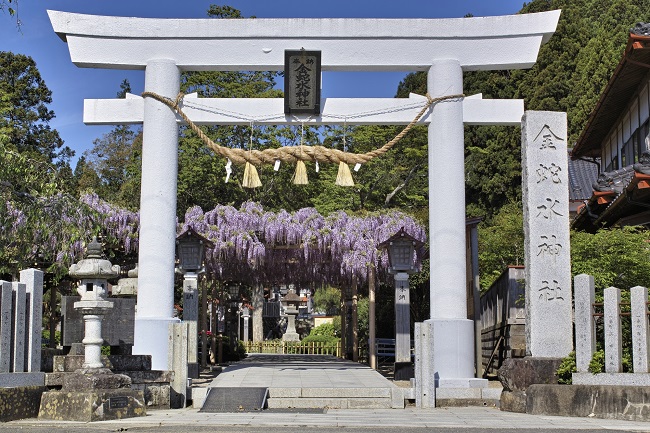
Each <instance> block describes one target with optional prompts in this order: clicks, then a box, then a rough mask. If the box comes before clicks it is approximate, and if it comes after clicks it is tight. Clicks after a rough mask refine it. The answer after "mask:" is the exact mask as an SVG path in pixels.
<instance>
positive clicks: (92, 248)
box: [69, 238, 120, 369]
mask: <svg viewBox="0 0 650 433" xmlns="http://www.w3.org/2000/svg"><path fill="white" fill-rule="evenodd" d="M119 273H120V267H119V266H117V265H112V264H111V262H110V261H108V260H106V259H105V258H103V253H102V246H101V244H100V243H99V242H97V238H93V241H92V242H91V243H90V244H89V245H88V250H87V253H86V258H85V259H82V260H81V261H79V263H75V264H73V265H72V266H70V272H69V274H70V276H71V277H73V278H77V279H79V280H81V281H80V282H79V285H78V286H77V292H78V293H79V295H80V296H81V300H80V301H78V302H75V303H74V308H75V309H76V310H79V311H80V312H81V314H82V316H83V320H84V330H85V331H84V339H83V340H82V343H83V345H84V357H85V359H84V364H83V368H84V369H99V368H102V367H103V364H102V360H101V350H102V343H103V342H104V339H103V338H102V319H103V318H104V315H105V314H106V313H108V311H109V310H111V309H112V308H113V302H111V301H107V300H106V294H107V292H108V279H109V278H117V277H118V276H119Z"/></svg>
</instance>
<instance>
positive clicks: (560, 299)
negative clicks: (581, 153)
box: [521, 111, 573, 358]
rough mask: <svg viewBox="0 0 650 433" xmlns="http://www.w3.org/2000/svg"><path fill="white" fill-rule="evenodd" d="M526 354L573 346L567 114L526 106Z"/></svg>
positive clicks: (562, 351)
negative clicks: (528, 108) (529, 109)
mask: <svg viewBox="0 0 650 433" xmlns="http://www.w3.org/2000/svg"><path fill="white" fill-rule="evenodd" d="M521 136H522V169H523V188H522V190H523V191H522V195H523V203H524V234H525V264H526V353H527V354H528V355H530V356H533V357H535V358H563V357H565V356H567V355H568V354H569V352H571V350H573V317H572V314H573V313H572V306H571V255H570V253H571V248H570V245H569V173H568V169H567V119H566V113H558V112H550V111H526V112H525V113H524V118H523V120H522V129H521Z"/></svg>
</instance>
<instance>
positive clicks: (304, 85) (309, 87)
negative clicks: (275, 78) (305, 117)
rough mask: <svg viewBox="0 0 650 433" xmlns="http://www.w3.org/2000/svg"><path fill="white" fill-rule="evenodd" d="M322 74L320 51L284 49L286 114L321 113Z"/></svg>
mask: <svg viewBox="0 0 650 433" xmlns="http://www.w3.org/2000/svg"><path fill="white" fill-rule="evenodd" d="M320 74H321V52H320V51H305V50H304V49H302V50H285V51H284V113H285V114H320Z"/></svg>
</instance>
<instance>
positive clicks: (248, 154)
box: [142, 92, 465, 165]
mask: <svg viewBox="0 0 650 433" xmlns="http://www.w3.org/2000/svg"><path fill="white" fill-rule="evenodd" d="M183 96H184V95H183V93H179V94H178V96H177V97H176V100H172V99H171V98H167V97H165V96H162V95H159V94H157V93H154V92H143V93H142V97H143V98H153V99H155V100H157V101H159V102H162V103H163V104H165V105H167V106H168V107H169V108H171V109H172V110H174V111H176V112H177V113H178V115H179V116H181V118H182V119H183V120H184V121H185V122H186V123H187V125H188V126H189V127H190V128H191V129H192V131H194V132H195V133H196V134H197V135H198V136H199V138H200V139H201V140H202V141H203V142H204V143H205V144H206V145H207V146H208V147H209V148H210V149H212V150H213V151H214V152H215V153H216V154H218V155H221V156H223V157H225V158H228V159H230V160H231V161H232V162H233V163H235V164H238V165H244V164H246V163H247V162H248V163H250V164H254V165H261V164H274V163H275V161H277V160H280V161H282V162H290V163H293V162H296V161H317V162H331V163H341V162H344V163H346V164H364V163H366V162H368V161H370V160H371V159H373V158H376V157H378V156H381V155H383V154H384V153H386V152H387V151H388V150H390V149H391V148H392V147H393V146H394V145H395V144H396V143H397V142H398V141H400V140H401V139H402V138H403V137H404V136H405V135H406V134H407V133H408V132H409V130H410V129H411V128H412V127H413V126H415V124H416V123H417V122H418V121H419V120H420V118H421V117H422V116H423V115H424V113H425V112H426V111H427V110H428V109H429V107H431V105H433V104H435V103H437V102H440V101H444V100H447V99H459V98H463V97H464V96H465V95H464V94H456V95H447V96H440V97H437V98H432V97H431V96H429V94H427V95H426V97H427V102H426V104H425V105H424V107H422V109H421V110H420V112H419V113H418V114H417V115H416V116H415V118H414V119H413V120H412V121H411V123H409V124H408V125H406V127H405V128H404V129H403V130H402V131H401V132H400V133H399V134H397V135H396V136H395V137H394V138H393V139H392V140H390V141H389V142H388V143H386V144H384V145H383V146H382V147H380V148H379V149H375V150H372V151H370V152H366V153H360V154H356V153H349V152H344V151H341V150H338V149H331V148H327V147H324V146H302V144H301V145H300V146H285V147H280V148H277V149H264V150H252V149H248V150H246V149H239V148H237V149H231V148H229V147H225V146H221V145H219V144H217V143H215V142H214V141H213V140H212V139H211V138H210V137H208V136H207V135H205V133H204V132H203V131H202V130H201V128H199V127H198V125H196V124H195V123H194V122H192V120H190V118H189V117H187V115H186V114H185V113H184V112H183V110H182V109H181V108H180V106H179V103H180V102H181V100H182V99H183Z"/></svg>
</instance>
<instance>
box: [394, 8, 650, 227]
mask: <svg viewBox="0 0 650 433" xmlns="http://www.w3.org/2000/svg"><path fill="white" fill-rule="evenodd" d="M554 9H561V10H562V15H561V17H560V22H559V24H558V28H557V31H556V33H555V34H554V35H553V37H552V38H551V39H550V41H549V42H548V43H547V44H546V45H544V46H543V47H542V48H541V50H540V54H539V57H538V61H537V63H536V64H535V66H533V68H532V69H529V70H515V71H495V72H485V71H478V72H468V73H465V78H464V90H465V93H466V94H467V95H471V94H474V93H483V97H484V98H505V99H508V98H523V99H524V101H525V104H526V109H528V110H551V111H566V112H567V115H568V122H569V143H573V142H575V140H576V139H577V137H578V135H579V134H580V131H581V130H582V127H583V126H584V124H585V122H586V120H587V118H588V116H589V113H590V112H591V110H592V109H593V107H594V105H595V103H596V101H597V100H598V97H599V95H600V93H601V92H602V90H603V88H604V86H605V85H606V84H607V81H608V80H609V78H610V76H611V74H612V72H613V70H614V68H615V67H616V65H617V64H618V62H619V60H620V59H621V55H622V53H623V49H624V47H625V44H626V42H627V39H628V35H629V29H630V28H632V27H634V24H636V23H637V22H640V21H650V0H634V1H632V0H536V1H532V2H530V3H528V4H525V5H524V7H523V8H522V10H521V13H533V12H543V11H548V10H554ZM470 12H471V11H470ZM409 92H414V93H420V94H423V93H424V92H426V76H425V74H424V73H417V74H411V75H409V76H407V77H406V79H405V80H404V81H403V82H402V83H401V84H400V86H399V88H398V90H397V96H399V97H404V96H408V93H409ZM465 152H466V160H465V169H466V173H467V175H466V179H467V185H466V188H467V203H468V213H469V214H470V215H482V216H488V217H491V216H493V215H495V214H496V213H497V212H498V211H499V209H500V208H501V207H502V206H503V205H504V204H506V203H508V202H509V201H519V200H520V199H521V165H520V153H521V150H520V131H519V129H518V128H511V127H471V128H466V134H465Z"/></svg>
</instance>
